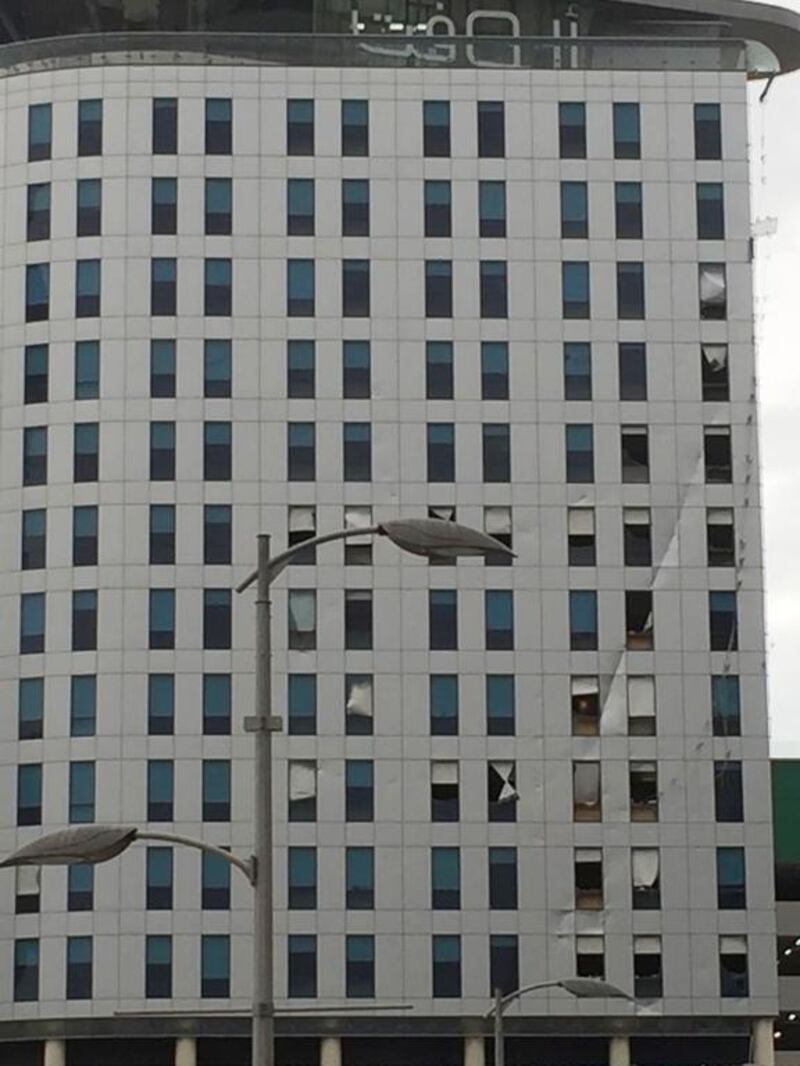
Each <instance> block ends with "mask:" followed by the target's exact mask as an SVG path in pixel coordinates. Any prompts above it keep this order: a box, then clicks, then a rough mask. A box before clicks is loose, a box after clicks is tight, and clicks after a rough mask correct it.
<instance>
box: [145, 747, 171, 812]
mask: <svg viewBox="0 0 800 1066" xmlns="http://www.w3.org/2000/svg"><path fill="white" fill-rule="evenodd" d="M173 789H174V768H173V765H172V763H171V762H170V761H169V760H167V759H150V760H149V761H148V763H147V820H148V821H149V822H171V821H172V796H173Z"/></svg>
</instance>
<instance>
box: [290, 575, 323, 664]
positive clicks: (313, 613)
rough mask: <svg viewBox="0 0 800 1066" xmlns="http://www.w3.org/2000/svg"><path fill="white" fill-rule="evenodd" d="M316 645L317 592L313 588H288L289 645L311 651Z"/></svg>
mask: <svg viewBox="0 0 800 1066" xmlns="http://www.w3.org/2000/svg"><path fill="white" fill-rule="evenodd" d="M316 646H317V594H316V592H315V591H314V590H313V589H290V590H289V647H290V648H292V649H294V650H295V651H313V650H314V648H316Z"/></svg>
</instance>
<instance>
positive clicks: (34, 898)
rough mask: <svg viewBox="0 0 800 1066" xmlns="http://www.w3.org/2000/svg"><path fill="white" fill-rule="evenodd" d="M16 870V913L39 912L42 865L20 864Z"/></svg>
mask: <svg viewBox="0 0 800 1066" xmlns="http://www.w3.org/2000/svg"><path fill="white" fill-rule="evenodd" d="M14 872H15V875H16V885H15V902H14V913H15V914H38V913H39V875H40V873H41V867H40V866H18V867H17V868H16V870H15V871H14Z"/></svg>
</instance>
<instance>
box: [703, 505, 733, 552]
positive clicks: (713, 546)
mask: <svg viewBox="0 0 800 1066" xmlns="http://www.w3.org/2000/svg"><path fill="white" fill-rule="evenodd" d="M706 546H707V558H708V565H709V566H735V565H736V537H735V535H734V528H733V509H732V508H730V507H707V508H706Z"/></svg>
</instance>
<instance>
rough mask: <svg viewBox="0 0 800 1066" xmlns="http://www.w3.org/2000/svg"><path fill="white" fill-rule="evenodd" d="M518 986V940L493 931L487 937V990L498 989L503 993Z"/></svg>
mask: <svg viewBox="0 0 800 1066" xmlns="http://www.w3.org/2000/svg"><path fill="white" fill-rule="evenodd" d="M518 988H519V942H518V939H517V937H516V936H514V935H512V934H508V933H493V934H492V935H491V936H490V937H489V992H490V994H493V993H494V992H495V991H496V990H498V989H499V990H500V992H502V993H503V994H504V995H507V994H508V993H509V992H515V991H516V990H517V989H518Z"/></svg>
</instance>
